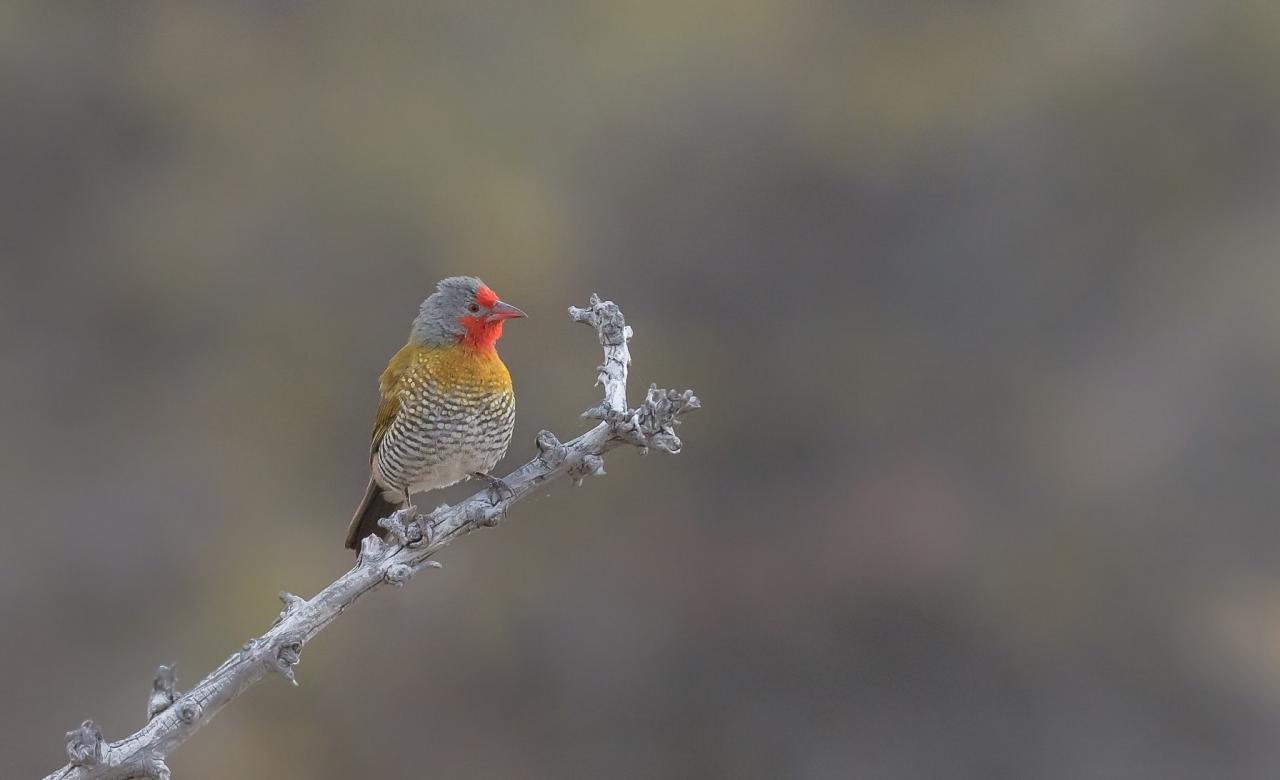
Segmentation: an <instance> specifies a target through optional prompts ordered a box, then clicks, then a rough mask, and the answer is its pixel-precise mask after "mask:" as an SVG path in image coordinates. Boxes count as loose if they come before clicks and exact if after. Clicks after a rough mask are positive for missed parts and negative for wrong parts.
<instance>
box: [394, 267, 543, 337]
mask: <svg viewBox="0 0 1280 780" xmlns="http://www.w3.org/2000/svg"><path fill="white" fill-rule="evenodd" d="M523 316H525V314H524V312H522V311H520V310H519V309H517V308H516V307H514V306H511V305H508V304H506V303H503V302H502V301H500V300H498V296H497V295H496V294H495V293H494V292H493V290H491V289H489V287H488V286H487V285H485V283H484V282H482V281H480V280H479V279H477V278H476V277H474V276H450V277H449V278H448V279H442V280H440V282H439V283H438V284H437V285H436V291H435V292H434V293H432V294H431V295H430V297H428V298H427V299H426V300H425V301H423V302H422V307H421V308H420V309H419V310H418V316H417V318H416V319H414V321H413V330H412V332H411V333H410V338H411V339H412V340H413V341H415V342H417V343H419V344H428V345H431V346H448V345H451V344H457V343H458V342H459V341H462V340H463V339H470V340H473V341H474V340H476V339H479V340H480V341H482V342H483V341H487V342H488V343H489V344H490V345H492V342H493V341H496V340H497V338H498V336H500V335H501V334H502V321H503V320H507V319H511V318H512V317H523Z"/></svg>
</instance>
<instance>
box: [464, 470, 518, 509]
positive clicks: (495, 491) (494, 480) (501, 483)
mask: <svg viewBox="0 0 1280 780" xmlns="http://www.w3.org/2000/svg"><path fill="white" fill-rule="evenodd" d="M471 476H473V477H475V478H476V479H483V480H484V481H485V482H487V483H489V503H490V504H492V505H494V506H497V505H498V504H500V503H502V501H503V500H504V499H503V497H502V494H503V493H506V494H507V496H506V497H507V498H515V497H516V492H515V491H514V490H512V489H511V486H510V485H508V484H507V483H506V480H504V479H503V478H502V477H495V476H494V475H492V474H486V473H484V472H483V471H473V472H471Z"/></svg>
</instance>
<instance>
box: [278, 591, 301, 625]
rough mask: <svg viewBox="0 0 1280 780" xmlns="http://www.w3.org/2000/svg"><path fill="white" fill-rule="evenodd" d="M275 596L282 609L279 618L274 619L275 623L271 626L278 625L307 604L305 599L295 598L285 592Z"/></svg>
mask: <svg viewBox="0 0 1280 780" xmlns="http://www.w3.org/2000/svg"><path fill="white" fill-rule="evenodd" d="M277 596H278V598H279V599H280V603H282V604H284V607H283V608H282V609H281V610H280V617H278V618H276V622H275V623H274V624H273V625H279V624H280V622H281V621H283V620H284V619H285V618H287V617H289V616H290V615H292V614H293V613H295V612H297V611H298V610H299V609H300V608H302V606H303V605H304V604H306V603H307V600H306V599H304V598H301V597H300V596H295V595H293V594H292V593H290V592H289V591H287V590H282V591H280V593H279V594H277Z"/></svg>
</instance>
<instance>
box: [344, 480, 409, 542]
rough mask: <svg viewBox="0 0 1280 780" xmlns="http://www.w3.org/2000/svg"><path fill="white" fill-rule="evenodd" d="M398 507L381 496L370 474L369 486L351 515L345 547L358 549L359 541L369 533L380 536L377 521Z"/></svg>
mask: <svg viewBox="0 0 1280 780" xmlns="http://www.w3.org/2000/svg"><path fill="white" fill-rule="evenodd" d="M399 508H400V505H399V504H393V503H391V502H390V501H388V500H386V499H385V498H383V497H382V488H381V487H380V486H379V485H378V483H377V482H376V481H374V479H373V477H372V476H371V477H369V487H367V488H365V491H364V500H363V501H361V502H360V506H358V507H356V513H355V514H354V515H352V517H351V525H350V526H349V527H348V528H347V549H348V550H359V549H360V542H362V541H364V538H365V537H366V536H368V535H369V534H378V535H379V536H381V535H382V533H383V531H382V529H381V528H379V527H378V521H379V520H381V519H382V518H384V517H387V516H389V515H390V514H391V513H392V512H394V511H396V510H397V509H399Z"/></svg>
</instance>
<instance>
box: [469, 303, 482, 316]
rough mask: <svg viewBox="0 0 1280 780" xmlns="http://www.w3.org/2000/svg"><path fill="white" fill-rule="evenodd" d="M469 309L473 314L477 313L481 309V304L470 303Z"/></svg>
mask: <svg viewBox="0 0 1280 780" xmlns="http://www.w3.org/2000/svg"><path fill="white" fill-rule="evenodd" d="M467 311H469V312H471V313H472V314H475V313H476V312H478V311H480V306H479V305H478V304H474V303H468V304H467Z"/></svg>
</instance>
